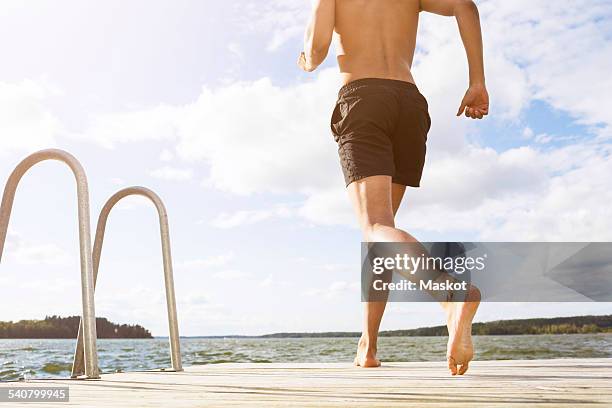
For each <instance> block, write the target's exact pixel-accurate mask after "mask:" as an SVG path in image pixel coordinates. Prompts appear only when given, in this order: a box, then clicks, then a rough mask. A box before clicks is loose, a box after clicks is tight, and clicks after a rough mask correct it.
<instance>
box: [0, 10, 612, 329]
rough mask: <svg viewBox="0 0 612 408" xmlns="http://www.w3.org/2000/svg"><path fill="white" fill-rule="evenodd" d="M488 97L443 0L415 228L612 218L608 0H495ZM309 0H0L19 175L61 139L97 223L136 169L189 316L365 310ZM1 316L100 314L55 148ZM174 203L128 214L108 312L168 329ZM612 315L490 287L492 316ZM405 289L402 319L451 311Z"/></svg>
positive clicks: (427, 24)
mask: <svg viewBox="0 0 612 408" xmlns="http://www.w3.org/2000/svg"><path fill="white" fill-rule="evenodd" d="M477 4H478V5H479V8H480V12H481V18H482V24H483V32H484V38H485V58H486V69H487V83H488V87H489V92H490V94H491V114H490V116H489V117H488V118H487V119H486V120H484V121H481V122H471V121H468V120H466V119H465V118H456V117H455V116H454V113H456V111H457V108H458V106H459V102H460V101H461V97H462V96H463V93H464V92H465V90H466V89H467V77H468V76H467V63H466V58H465V54H464V51H463V48H462V45H461V41H460V38H459V35H458V30H457V27H456V23H455V21H454V19H452V18H448V17H440V16H433V15H427V14H423V15H422V17H421V22H420V27H419V38H418V44H419V45H418V50H417V55H416V58H415V64H414V67H413V73H414V76H415V79H416V82H417V85H418V86H419V89H420V90H421V92H422V93H423V94H424V95H425V96H426V97H427V99H428V100H429V106H430V114H431V117H432V121H433V125H432V129H431V132H430V134H429V140H428V157H427V164H426V168H425V173H424V177H423V180H422V186H423V187H422V188H420V189H410V190H409V191H408V192H407V194H406V198H405V202H404V204H403V207H402V209H401V210H400V214H399V216H398V222H397V224H398V226H400V227H402V228H403V229H405V230H407V231H409V232H411V233H412V234H413V235H415V236H416V237H417V238H418V239H420V240H422V241H469V240H473V241H524V242H530V241H587V242H590V241H610V240H612V206H611V205H610V202H612V179H611V178H610V175H611V174H612V155H611V152H612V111H611V110H610V109H609V106H611V105H612V77H611V76H610V75H609V72H610V70H611V69H612V2H610V1H605V0H572V1H569V0H567V1H555V2H551V1H547V0H529V1H527V0H514V1H505V0H481V1H477ZM309 7H310V5H309V2H308V1H307V0H304V1H302V0H299V1H298V0H283V1H281V0H265V1H264V0H261V1H249V0H238V1H232V2H218V1H212V0H172V1H170V0H155V1H144V0H132V1H130V2H124V1H118V0H108V1H105V2H101V1H93V0H53V1H52V0H32V1H28V2H23V1H20V0H2V1H0V51H1V52H2V63H1V64H0V179H2V180H5V179H6V177H8V175H9V173H10V172H11V170H12V168H13V167H14V166H15V165H16V164H17V163H18V162H19V161H20V160H21V159H22V158H24V157H25V156H27V155H28V154H30V153H32V152H34V151H36V150H38V149H43V148H49V147H55V148H61V149H65V150H68V151H70V152H71V153H73V154H74V155H75V156H77V157H78V158H79V159H80V161H81V162H82V164H83V166H84V167H85V169H86V170H87V174H88V178H89V183H90V190H91V206H92V226H93V225H95V220H96V219H97V214H98V213H99V211H100V209H101V207H102V205H103V204H104V202H105V200H106V199H107V198H108V197H110V195H112V194H113V193H114V192H115V191H117V190H119V189H120V188H123V187H127V186H132V185H142V186H146V187H149V188H151V189H153V190H155V191H156V192H157V193H158V194H159V195H160V196H161V197H162V199H163V200H164V201H165V204H166V207H167V209H168V212H169V220H170V229H171V236H172V244H173V246H172V250H173V257H174V277H175V285H176V297H177V300H178V313H179V315H178V317H179V327H180V332H181V334H182V335H191V336H193V335H221V334H263V333H270V332H279V331H326V330H334V331H342V330H359V329H360V327H361V310H362V308H361V305H360V299H359V287H358V283H359V251H360V240H361V234H360V232H359V230H358V229H357V226H356V221H355V219H354V216H353V213H352V210H351V208H350V206H349V202H348V198H347V195H346V191H345V188H344V184H343V178H342V175H341V171H340V166H339V162H338V156H337V148H336V146H335V144H334V141H333V138H332V136H331V134H330V132H329V119H330V116H331V111H332V108H333V105H334V102H335V97H336V95H337V91H338V88H339V86H340V82H339V81H340V80H339V77H338V74H337V68H336V62H335V58H334V57H333V56H330V57H329V58H328V59H327V61H326V62H325V63H324V64H323V65H322V66H321V67H320V69H319V70H317V72H316V73H314V74H306V73H302V72H300V71H299V70H298V69H297V67H296V60H297V56H298V54H299V52H300V51H301V47H302V44H301V41H302V32H303V29H304V26H305V23H306V21H307V19H308V15H309ZM9 228H10V229H9V236H8V241H7V247H6V249H5V254H4V256H3V258H2V264H0V288H1V289H0V290H1V291H2V292H1V296H0V320H5V321H6V320H20V319H34V318H42V317H44V316H45V315H51V314H58V315H76V314H80V272H79V254H78V241H77V220H76V199H75V188H74V182H73V179H72V177H71V176H70V173H69V171H67V168H66V167H65V166H62V165H61V164H59V163H51V162H47V163H42V164H40V165H38V166H37V167H35V168H33V169H32V170H31V171H30V172H29V173H28V174H27V175H26V176H25V177H24V179H23V181H22V183H21V184H20V186H19V190H18V193H17V198H16V200H15V207H14V212H13V217H12V219H11V223H10V227H9ZM158 228H159V226H158V225H157V218H156V214H155V210H154V209H153V207H152V206H151V205H150V203H149V202H147V201H146V200H145V199H142V198H129V199H126V200H125V202H123V203H121V204H120V205H118V206H117V208H116V209H115V210H114V212H113V213H112V214H111V217H110V220H109V225H108V230H107V235H106V242H105V247H104V250H103V254H102V262H101V266H100V275H99V280H98V287H97V291H96V313H97V315H98V316H104V317H107V318H109V319H111V320H112V321H116V322H120V323H139V324H142V325H144V326H145V327H147V328H149V329H150V330H151V331H152V332H153V334H154V335H159V336H162V335H167V333H168V329H167V320H166V311H165V298H164V287H163V269H162V262H161V251H160V243H159V232H158ZM604 313H606V314H608V313H612V306H611V305H610V304H609V303H565V304H561V303H554V304H553V303H522V304H519V303H485V304H483V305H482V306H481V308H480V310H479V312H478V314H477V316H476V320H479V321H487V320H495V319H502V318H519V317H521V318H522V317H536V316H537V317H539V316H570V315H580V314H604ZM443 323H444V316H443V314H442V312H441V311H440V310H439V307H438V306H437V305H436V304H392V305H390V306H389V308H388V312H387V313H386V315H385V318H384V320H383V325H382V328H383V329H399V328H412V327H420V326H431V325H439V324H443Z"/></svg>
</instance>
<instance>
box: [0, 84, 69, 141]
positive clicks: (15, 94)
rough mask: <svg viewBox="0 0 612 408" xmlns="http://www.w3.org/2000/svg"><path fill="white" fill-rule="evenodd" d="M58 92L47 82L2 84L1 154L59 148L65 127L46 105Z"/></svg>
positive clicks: (0, 113)
mask: <svg viewBox="0 0 612 408" xmlns="http://www.w3.org/2000/svg"><path fill="white" fill-rule="evenodd" d="M57 92H58V91H57V89H55V88H54V87H52V86H51V85H50V84H48V83H46V82H37V81H32V80H24V81H21V82H18V83H6V82H0V153H3V152H5V151H12V150H25V151H32V150H36V149H42V148H48V147H53V146H55V144H56V137H57V135H58V133H59V132H60V130H61V126H60V122H59V120H58V119H57V118H56V117H55V115H54V114H53V113H51V111H50V110H49V108H48V106H46V105H45V103H46V101H47V99H48V97H49V96H50V95H52V94H53V93H57Z"/></svg>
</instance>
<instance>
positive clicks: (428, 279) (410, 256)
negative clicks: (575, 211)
mask: <svg viewBox="0 0 612 408" xmlns="http://www.w3.org/2000/svg"><path fill="white" fill-rule="evenodd" d="M361 252H362V256H361V265H362V268H361V298H362V301H381V300H388V301H391V302H431V301H462V300H463V299H464V298H465V296H466V295H467V293H468V291H469V288H470V285H472V286H475V287H478V289H479V290H480V292H481V296H482V300H484V301H491V302H494V301H499V302H524V301H537V302H583V301H584V302H587V301H588V302H592V301H601V302H610V301H612V243H567V242H564V243H521V242H511V243H503V242H493V243H474V242H434V243H432V242H429V243H363V244H362V251H361Z"/></svg>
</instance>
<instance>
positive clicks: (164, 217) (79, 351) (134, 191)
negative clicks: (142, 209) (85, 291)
mask: <svg viewBox="0 0 612 408" xmlns="http://www.w3.org/2000/svg"><path fill="white" fill-rule="evenodd" d="M131 195H139V196H143V197H146V198H148V199H149V200H150V201H151V202H153V204H154V205H155V208H156V209H157V212H158V214H159V227H160V233H161V244H162V256H163V264H164V282H165V287H166V306H167V311H168V326H169V331H170V336H169V338H170V357H171V361H172V368H173V370H174V371H183V367H182V362H181V348H180V341H179V331H178V320H177V316H176V299H175V294H174V277H173V271H172V253H171V249H170V228H169V226H168V213H167V211H166V207H165V206H164V203H163V201H162V200H161V198H160V197H159V196H158V195H157V194H156V193H155V192H154V191H152V190H150V189H148V188H145V187H128V188H125V189H123V190H120V191H118V192H117V193H115V194H114V195H113V196H112V197H110V198H109V199H108V201H107V202H106V204H105V205H104V207H103V208H102V211H101V212H100V216H99V218H98V225H97V228H96V238H95V241H94V249H93V255H92V259H93V284H94V290H95V286H96V282H97V279H98V270H99V267H100V257H101V254H102V245H103V243H104V234H105V232H106V224H107V221H108V216H109V214H110V212H111V210H112V209H113V207H114V206H115V205H116V204H117V203H118V202H119V201H121V200H122V199H123V198H125V197H127V196H131ZM82 371H83V335H82V329H81V326H80V325H79V334H78V337H77V345H76V349H75V353H74V362H73V365H72V377H76V376H78V375H80V374H82Z"/></svg>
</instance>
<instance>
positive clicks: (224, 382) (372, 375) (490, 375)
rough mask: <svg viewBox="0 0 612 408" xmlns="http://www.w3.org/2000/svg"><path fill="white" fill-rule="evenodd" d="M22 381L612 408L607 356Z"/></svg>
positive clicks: (274, 399) (412, 402)
mask: <svg viewBox="0 0 612 408" xmlns="http://www.w3.org/2000/svg"><path fill="white" fill-rule="evenodd" d="M19 385H24V386H25V385H48V386H69V387H70V403H69V404H56V403H45V404H44V406H45V407H54V406H58V407H59V406H87V407H135V406H138V407H202V406H215V407H233V406H248V407H320V406H327V407H344V406H350V407H428V406H432V407H435V406H445V407H497V406H504V407H507V406H519V405H520V406H532V405H536V404H537V405H538V406H541V407H558V406H564V405H565V406H572V407H576V406H593V405H594V404H595V405H598V404H601V405H599V406H612V359H566V360H531V361H477V362H474V363H473V364H472V365H471V368H470V371H469V373H468V375H466V376H464V377H451V376H450V375H449V374H448V372H447V369H446V367H445V364H444V363H429V362H427V363H387V364H385V365H384V366H383V367H380V368H377V369H361V368H357V367H352V366H351V365H349V364H216V365H202V366H192V367H187V368H186V369H185V371H184V372H182V373H172V372H161V371H148V372H132V373H121V374H104V375H102V379H101V380H86V381H85V380H33V381H28V382H25V383H23V382H22V383H10V384H9V383H4V384H2V385H0V386H2V387H7V386H19ZM2 405H5V404H1V403H0V406H2ZM17 406H19V405H18V404H11V407H17ZM23 406H30V407H31V406H32V405H31V404H23Z"/></svg>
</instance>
